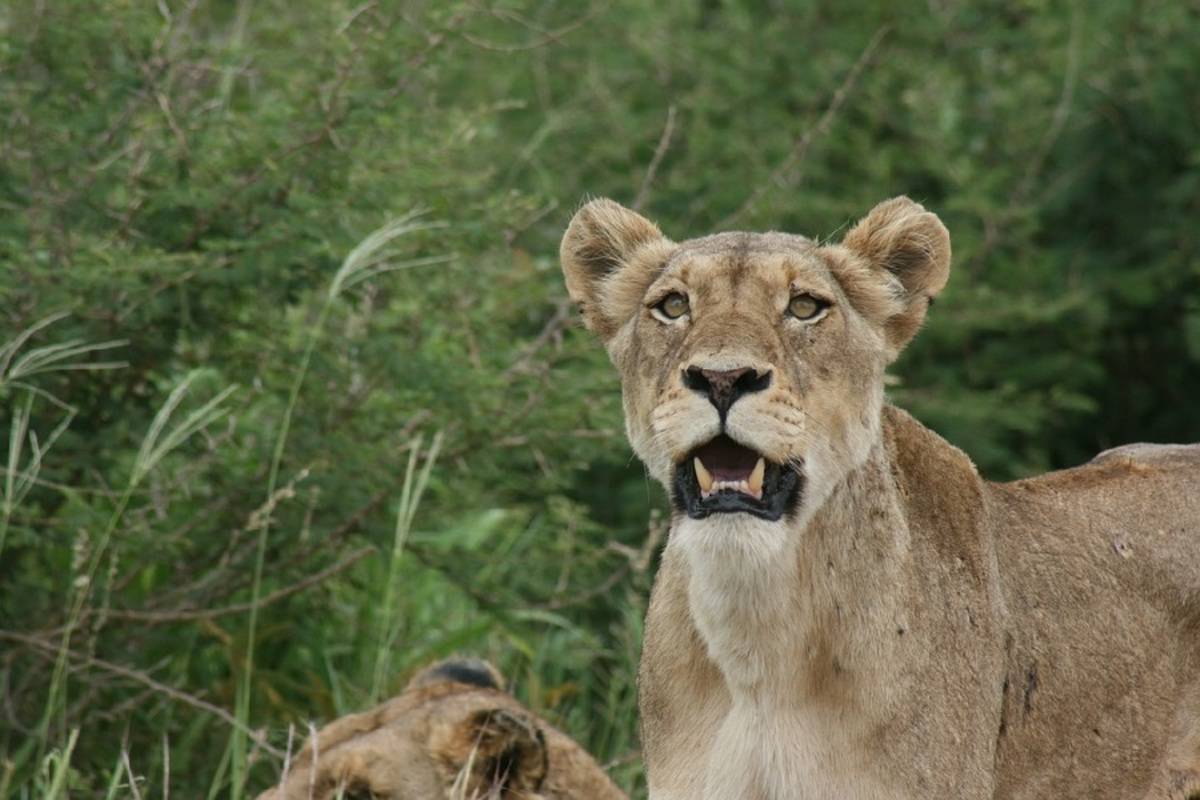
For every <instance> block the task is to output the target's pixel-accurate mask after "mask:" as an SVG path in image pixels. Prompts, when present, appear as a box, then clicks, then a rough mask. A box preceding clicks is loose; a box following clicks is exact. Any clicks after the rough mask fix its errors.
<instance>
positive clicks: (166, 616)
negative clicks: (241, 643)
mask: <svg viewBox="0 0 1200 800" xmlns="http://www.w3.org/2000/svg"><path fill="white" fill-rule="evenodd" d="M374 552H375V548H374V547H373V546H370V547H360V548H359V549H358V550H355V551H354V552H353V553H351V554H350V555H348V556H346V557H345V558H344V559H342V560H341V561H339V562H337V563H336V564H333V565H331V566H328V567H326V568H325V569H323V570H320V571H319V572H314V573H313V574H311V575H309V576H307V577H305V578H304V579H303V580H300V581H297V582H296V583H293V584H292V585H291V586H285V587H283V588H282V589H276V590H275V591H273V592H271V593H270V594H266V595H263V596H262V597H260V598H259V600H258V603H251V602H247V603H234V604H233V605H228V606H222V607H221V608H181V609H175V610H171V611H143V610H139V609H119V608H113V609H109V610H108V614H107V616H108V618H109V619H123V620H133V621H136V622H148V623H151V624H154V625H158V624H162V623H170V622H187V621H191V620H199V619H213V618H215V617H224V616H228V615H229V614H244V613H246V612H248V611H250V610H252V609H253V608H255V607H257V608H260V609H261V608H263V607H264V606H269V605H271V604H272V603H275V602H278V601H279V600H282V599H283V598H285V597H288V596H289V595H293V594H296V593H297V592H302V591H304V590H305V589H307V588H309V587H310V586H315V585H317V584H318V583H321V582H322V581H324V580H326V579H328V578H331V577H333V576H334V575H337V574H338V573H339V572H343V571H344V570H347V569H349V568H350V567H351V566H353V565H354V564H357V563H358V562H359V561H361V560H363V559H364V558H366V557H367V556H368V555H370V554H371V553H374Z"/></svg>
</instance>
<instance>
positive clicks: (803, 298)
mask: <svg viewBox="0 0 1200 800" xmlns="http://www.w3.org/2000/svg"><path fill="white" fill-rule="evenodd" d="M828 307H829V304H828V303H826V302H825V301H823V300H818V299H817V298H815V297H813V296H812V295H811V294H798V295H796V296H795V297H793V298H792V300H791V302H789V303H788V307H787V310H788V313H789V314H791V315H792V316H793V317H795V318H796V319H805V320H807V319H816V317H817V315H819V314H820V313H821V312H822V311H824V310H825V309H826V308H828Z"/></svg>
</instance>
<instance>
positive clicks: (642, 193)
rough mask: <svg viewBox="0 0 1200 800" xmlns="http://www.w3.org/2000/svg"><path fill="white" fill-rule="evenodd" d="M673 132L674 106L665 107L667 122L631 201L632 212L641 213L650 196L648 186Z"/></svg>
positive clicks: (656, 171) (668, 145)
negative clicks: (639, 186)
mask: <svg viewBox="0 0 1200 800" xmlns="http://www.w3.org/2000/svg"><path fill="white" fill-rule="evenodd" d="M674 132H675V106H673V105H672V106H668V107H667V122H666V124H665V125H663V131H662V136H660V137H658V146H657V147H655V148H654V155H653V157H651V159H650V166H648V167H646V175H645V177H643V178H642V188H640V189H638V193H637V197H635V198H634V200H633V210H634V211H641V210H642V205H644V204H645V202H646V198H647V197H649V195H650V184H651V183H653V182H654V176H655V174H657V173H658V165H659V164H661V163H662V160H663V156H665V155H666V154H667V148H668V147H670V146H671V134H672V133H674Z"/></svg>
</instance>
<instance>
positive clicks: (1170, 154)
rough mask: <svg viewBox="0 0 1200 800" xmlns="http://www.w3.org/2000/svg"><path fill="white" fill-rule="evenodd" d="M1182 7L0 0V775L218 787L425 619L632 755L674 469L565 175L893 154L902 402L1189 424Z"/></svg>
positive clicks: (747, 173) (801, 196)
mask: <svg viewBox="0 0 1200 800" xmlns="http://www.w3.org/2000/svg"><path fill="white" fill-rule="evenodd" d="M1197 41H1200V9H1198V7H1197V6H1196V4H1195V3H1183V2H1166V1H1165V0H1145V1H1144V2H1132V1H1129V2H1126V1H1124V0H1106V1H1105V2H1096V3H1088V4H1083V3H1077V4H1075V5H1074V6H1072V5H1070V4H1057V3H1056V4H1052V3H1046V2H1041V0H1018V1H1017V2H1013V1H1012V0H1004V2H1000V1H999V0H981V2H974V3H957V2H951V1H950V0H929V2H927V3H923V4H911V5H909V4H894V3H890V2H882V1H879V2H870V1H869V0H850V1H849V2H843V1H839V2H812V1H810V2H782V1H772V0H662V1H661V2H634V1H633V0H608V1H606V2H597V3H594V4H590V5H589V4H585V3H580V2H563V1H561V0H559V1H555V0H542V1H541V2H528V1H525V0H497V1H496V2H492V0H472V1H471V2H420V1H419V0H414V1H413V2H408V1H407V0H405V1H403V2H401V1H397V2H383V0H369V1H368V2H362V3H360V2H358V0H354V2H337V1H336V0H335V2H325V1H322V2H317V0H287V2H284V0H158V2H156V3H149V2H137V3H135V2H129V1H128V0H104V1H103V2H101V1H100V0H70V1H68V0H16V2H14V3H9V4H5V5H4V6H3V7H0V268H2V270H3V275H2V279H0V343H3V344H2V345H0V346H2V347H3V348H4V349H3V350H0V404H2V405H0V408H3V409H4V414H5V416H6V418H7V421H8V423H9V424H7V425H4V426H2V427H0V430H3V433H0V437H3V439H2V442H0V444H2V446H0V457H4V458H5V466H4V470H5V471H4V482H3V486H4V496H3V501H4V502H3V507H2V508H0V511H2V517H0V526H2V527H0V693H2V697H0V700H2V702H0V715H2V717H0V753H2V754H3V755H2V756H0V797H4V796H11V797H21V798H29V797H46V796H79V797H92V796H109V797H114V796H122V797H123V796H135V795H140V796H145V797H157V796H164V797H165V796H166V795H167V790H168V789H169V790H170V794H171V796H175V797H205V796H207V797H225V796H231V797H245V796H247V794H250V795H252V794H253V793H254V792H257V791H258V790H260V789H261V788H263V787H264V786H266V785H269V783H270V782H271V780H272V778H273V776H274V775H275V774H277V772H278V769H279V766H280V759H279V754H280V753H281V752H283V751H286V749H287V747H288V740H289V735H290V736H292V737H294V738H295V739H296V740H298V738H299V737H301V736H303V734H304V732H305V730H306V724H307V721H308V720H316V721H318V722H319V721H322V720H327V719H329V718H331V717H332V716H334V715H337V714H341V713H345V712H349V711H352V710H356V709H360V708H362V707H364V706H365V705H367V704H368V703H370V702H371V701H372V700H374V699H376V698H380V697H385V696H387V695H388V694H389V693H391V692H393V691H395V690H397V689H398V688H399V687H401V686H402V685H403V683H404V681H405V680H406V678H407V677H408V675H410V674H411V673H412V671H413V670H414V669H416V668H417V667H419V666H420V665H422V664H424V663H426V662H427V661H429V660H431V659H434V658H437V657H440V656H444V655H447V654H451V653H456V652H471V653H475V654H479V655H482V656H485V657H488V658H490V659H492V660H494V661H495V662H496V663H498V664H499V665H501V666H502V668H503V669H504V671H505V673H506V674H507V675H508V676H509V678H510V679H511V680H512V681H513V683H514V685H515V689H516V692H517V694H518V695H519V696H520V697H521V698H522V699H524V700H525V701H527V702H528V703H530V704H531V705H532V707H533V708H535V709H537V710H538V711H540V712H542V713H543V714H545V715H546V716H547V717H548V718H550V719H551V720H553V721H554V722H555V723H557V724H559V725H560V726H562V727H563V728H564V729H565V730H567V731H568V732H570V733H571V734H572V735H574V736H575V737H577V738H578V739H579V740H580V741H581V742H582V743H584V744H585V746H587V747H588V748H589V749H590V750H591V751H592V752H593V753H595V754H596V755H597V757H598V758H599V759H600V760H601V761H602V762H603V763H605V764H607V765H608V766H609V767H610V771H611V773H612V774H613V775H614V777H615V778H616V779H617V780H618V781H619V782H621V783H622V785H624V786H625V787H626V788H628V789H629V790H631V791H632V792H634V793H635V795H637V796H642V795H643V794H644V787H643V782H642V778H641V775H640V768H639V765H638V758H637V737H636V702H635V696H634V674H635V667H636V662H637V656H638V646H639V644H638V643H639V640H640V624H641V619H642V614H643V611H644V607H645V600H646V595H647V590H648V587H649V583H650V581H651V579H652V574H653V569H654V552H655V546H656V544H658V543H659V542H660V541H661V537H662V534H663V525H662V517H661V514H662V511H663V509H664V508H665V503H664V502H663V497H662V493H661V491H660V490H659V489H658V488H657V487H656V486H653V485H651V484H650V482H649V481H648V480H647V479H646V478H645V476H644V474H643V472H642V470H641V468H640V467H639V466H638V464H637V463H636V462H635V461H634V460H633V458H632V456H631V454H630V451H629V449H628V446H627V445H626V444H625V442H624V439H623V436H622V432H621V420H620V407H619V406H620V404H619V397H618V386H617V382H616V379H615V376H614V374H613V372H612V370H611V369H610V368H609V366H608V365H607V363H606V362H605V357H604V355H603V353H602V352H601V350H600V348H599V347H598V346H596V345H595V344H594V343H593V342H591V341H589V339H588V337H587V335H586V334H585V333H584V332H583V331H581V330H579V329H578V326H577V325H576V323H575V322H574V321H573V316H572V314H571V312H570V309H569V308H568V306H567V304H566V302H565V294H564V290H563V288H562V284H561V280H560V277H559V273H558V265H557V258H556V252H557V242H558V237H559V236H560V234H561V231H562V229H563V227H564V225H565V223H566V221H567V220H568V219H569V217H570V214H571V212H572V211H573V210H574V208H576V207H577V205H578V203H579V202H580V201H581V200H582V199H583V198H585V197H587V196H589V195H607V196H611V197H614V198H616V199H619V200H621V201H623V202H625V203H627V204H635V203H636V204H638V205H639V206H640V207H641V208H642V210H643V211H644V213H646V214H647V215H649V216H651V217H653V218H655V219H656V220H658V221H659V222H660V224H661V225H662V226H663V228H664V230H666V231H667V232H668V233H669V234H670V235H672V236H674V237H676V238H681V237H686V236H690V235H698V234H702V233H706V232H709V231H712V230H714V229H728V228H747V229H782V230H789V231H796V232H803V233H807V234H810V235H820V236H828V237H836V236H837V235H838V234H839V232H840V231H842V230H844V229H845V227H846V225H847V224H848V223H849V222H850V221H852V220H853V219H854V218H856V217H857V216H859V215H861V214H863V213H865V212H866V211H867V210H868V209H869V208H870V207H871V205H873V204H874V203H875V202H877V201H879V200H881V199H883V198H886V197H889V196H891V195H894V194H899V193H906V194H909V195H911V196H913V197H914V198H916V199H918V200H919V201H921V202H923V203H925V204H926V205H927V206H929V207H930V208H932V209H934V210H935V211H937V212H938V213H939V214H940V215H941V216H942V218H943V219H944V221H945V222H946V224H947V225H948V226H949V228H950V230H951V232H952V236H953V240H954V248H955V270H954V274H953V278H952V281H951V285H950V288H949V289H948V291H947V292H946V293H945V295H944V296H943V298H942V299H941V300H940V301H939V303H938V306H937V308H936V309H935V310H934V312H933V314H932V315H931V320H930V322H929V324H928V326H927V328H926V330H925V331H924V333H923V334H922V335H921V336H920V337H919V338H918V340H917V341H916V342H915V344H914V345H913V346H912V348H911V349H910V350H909V352H907V353H906V354H905V356H904V357H903V358H902V359H901V360H900V362H898V364H897V365H896V367H895V369H894V382H893V385H892V387H891V394H892V397H893V399H894V400H895V401H896V402H897V403H899V404H901V405H904V406H906V407H908V408H909V409H911V410H912V411H913V412H914V413H915V414H916V415H917V416H918V417H919V418H921V419H922V420H924V421H925V422H926V423H927V424H929V425H931V426H932V427H933V428H935V429H936V430H938V431H939V432H941V433H942V434H943V435H945V436H947V437H948V438H949V439H950V440H951V441H953V442H955V443H956V444H958V445H959V446H961V447H963V448H964V449H966V451H967V452H968V453H970V454H971V455H972V456H973V457H974V459H975V460H976V461H977V462H978V464H979V466H980V468H981V470H982V471H983V472H984V474H986V475H987V476H989V477H992V478H995V479H1007V478H1012V477H1016V476H1022V475H1027V474H1030V473H1036V472H1039V471H1042V470H1046V469H1049V468H1054V467H1061V466H1066V465H1070V464H1074V463H1078V462H1080V461H1082V460H1086V459H1087V458H1089V457H1090V456H1091V455H1092V454H1093V453H1095V452H1096V451H1098V450H1100V449H1103V448H1105V447H1109V446H1112V445H1114V444H1118V443H1121V442H1125V441H1130V440H1196V439H1198V438H1200V418H1198V413H1197V408H1198V406H1197V400H1196V398H1197V397H1198V396H1200V293H1198V291H1197V290H1198V289H1200V233H1198V231H1200V228H1197V226H1196V220H1197V218H1198V217H1200V105H1198V104H1197V103H1196V102H1195V100H1196V96H1197V79H1196V74H1195V63H1196V61H1195V57H1196V44H1195V43H1196V42H1197ZM389 226H390V227H389ZM380 230H382V231H383V232H382V233H381V234H379V235H377V236H376V237H375V238H374V239H371V238H369V237H370V235H371V234H372V232H375V231H380ZM360 245H361V246H360ZM355 248H359V249H358V250H357V252H356V253H355ZM352 253H355V257H354V258H351V254H352ZM356 259H357V260H356ZM39 326H40V327H39ZM293 746H294V745H293ZM133 779H136V781H137V785H136V789H137V791H136V792H135V789H134V788H133V787H131V786H130V782H131V780H133Z"/></svg>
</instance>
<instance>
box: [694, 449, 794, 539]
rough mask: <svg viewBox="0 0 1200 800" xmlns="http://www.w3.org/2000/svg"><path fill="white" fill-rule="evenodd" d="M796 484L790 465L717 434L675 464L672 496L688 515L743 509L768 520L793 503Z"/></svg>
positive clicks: (779, 514)
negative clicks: (773, 460) (787, 465)
mask: <svg viewBox="0 0 1200 800" xmlns="http://www.w3.org/2000/svg"><path fill="white" fill-rule="evenodd" d="M800 487H801V477H800V474H799V473H798V472H797V471H796V470H795V469H792V468H790V467H784V466H783V465H781V464H776V463H774V462H771V461H768V460H767V459H766V458H765V457H763V456H762V455H760V454H759V453H758V452H756V451H755V450H752V449H751V448H749V447H746V446H745V445H742V444H739V443H737V442H735V441H734V440H733V439H731V438H730V437H729V436H726V435H725V434H721V435H720V436H718V437H717V438H715V439H713V440H711V441H709V442H708V443H706V444H703V445H701V446H700V447H697V448H696V449H695V450H693V451H692V452H691V453H689V454H688V456H687V458H685V459H684V460H683V461H682V462H680V464H679V465H678V466H676V468H675V483H674V492H672V494H673V496H674V500H675V504H676V506H678V507H679V508H680V509H681V510H683V511H686V512H687V515H688V516H689V517H691V518H692V519H704V518H705V517H707V516H708V515H709V514H729V513H738V512H745V513H748V514H753V515H754V516H756V517H761V518H763V519H767V520H772V521H773V520H777V519H779V518H780V517H782V516H783V515H784V514H785V513H787V511H788V510H790V509H791V508H792V507H793V506H794V505H795V503H796V501H797V499H798V498H799V495H800Z"/></svg>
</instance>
